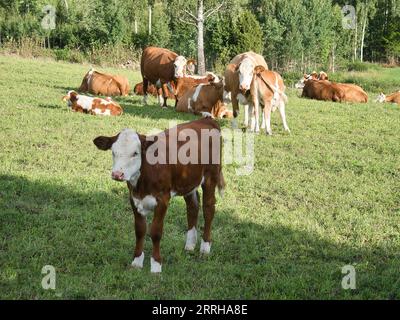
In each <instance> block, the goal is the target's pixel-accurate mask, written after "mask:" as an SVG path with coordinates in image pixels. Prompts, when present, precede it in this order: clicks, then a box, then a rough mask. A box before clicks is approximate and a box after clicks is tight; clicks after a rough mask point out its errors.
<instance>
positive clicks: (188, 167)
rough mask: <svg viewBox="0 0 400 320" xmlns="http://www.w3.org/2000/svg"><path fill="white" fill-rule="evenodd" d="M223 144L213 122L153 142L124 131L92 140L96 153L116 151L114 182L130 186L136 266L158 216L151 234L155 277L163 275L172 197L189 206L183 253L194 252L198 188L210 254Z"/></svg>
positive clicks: (174, 130) (194, 124) (192, 125)
mask: <svg viewBox="0 0 400 320" xmlns="http://www.w3.org/2000/svg"><path fill="white" fill-rule="evenodd" d="M155 140H156V141H155ZM221 140H222V138H221V130H220V127H219V125H218V123H217V122H216V121H215V120H213V119H211V118H204V119H200V120H197V121H192V122H189V123H184V124H180V125H178V126H177V127H174V128H171V129H168V130H165V131H164V132H161V133H160V134H158V135H157V136H152V137H146V136H144V135H141V134H139V133H137V132H135V131H133V130H130V129H125V130H123V131H121V132H120V133H119V134H117V135H116V136H113V137H104V136H101V137H97V138H96V139H94V141H93V142H94V144H95V145H96V146H97V148H99V149H101V150H110V149H111V150H112V154H113V166H112V173H111V177H112V179H114V180H116V181H121V182H127V184H128V189H129V197H130V203H131V206H132V209H133V214H134V217H135V233H136V246H135V252H134V259H133V262H132V266H133V267H137V268H142V267H143V261H144V253H143V246H144V240H145V236H146V216H147V215H148V214H149V213H150V212H154V216H153V221H152V223H151V230H150V236H151V239H152V242H153V252H152V257H151V260H150V261H151V272H155V273H157V272H161V254H160V240H161V237H162V233H163V225H164V217H165V215H166V213H167V209H168V205H169V201H170V200H171V198H172V197H174V196H182V197H184V199H185V202H186V208H187V221H188V231H187V235H186V245H185V249H186V250H188V251H193V250H194V249H195V246H196V243H197V220H198V213H199V203H200V195H199V193H198V188H199V187H201V188H202V190H203V202H202V208H203V214H204V231H203V237H202V240H201V245H200V252H201V253H204V254H208V253H210V248H211V224H212V220H213V218H214V213H215V202H216V198H215V189H216V188H218V189H219V191H220V192H222V191H223V189H224V186H225V182H224V177H223V174H222V166H221ZM188 151H189V153H190V155H188ZM156 154H157V156H156Z"/></svg>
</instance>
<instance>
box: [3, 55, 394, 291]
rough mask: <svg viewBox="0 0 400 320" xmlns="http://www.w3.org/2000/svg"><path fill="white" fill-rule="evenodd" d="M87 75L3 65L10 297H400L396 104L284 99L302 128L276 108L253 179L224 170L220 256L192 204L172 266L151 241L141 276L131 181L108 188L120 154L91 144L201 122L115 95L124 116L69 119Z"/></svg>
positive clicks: (170, 243)
mask: <svg viewBox="0 0 400 320" xmlns="http://www.w3.org/2000/svg"><path fill="white" fill-rule="evenodd" d="M88 68H89V66H87V65H86V66H82V65H74V64H66V63H56V62H51V61H43V60H36V61H33V60H25V59H21V58H16V57H4V56H0V92H1V94H0V128H1V130H0V162H1V166H0V298H3V299H96V298H101V299H104V298H110V299H120V298H123V299H125V298H126V299H175V298H176V299H239V298H240V299H361V298H368V299H378V298H379V299H400V275H399V270H400V161H399V160H400V159H399V153H400V139H399V134H400V108H399V106H395V105H390V104H377V103H374V102H371V103H368V104H366V105H361V104H360V105H359V104H334V103H327V102H317V101H310V100H305V99H300V98H298V96H297V93H296V92H294V91H290V95H289V104H288V106H287V117H288V123H289V126H290V128H291V130H292V133H291V134H290V135H289V134H285V133H284V131H283V128H282V125H281V121H280V118H279V115H278V114H277V113H275V114H274V115H273V127H272V129H273V131H274V135H273V136H272V137H267V136H265V135H262V134H260V135H257V136H256V137H255V141H256V143H255V152H256V161H255V170H254V172H253V174H252V175H250V176H237V175H236V174H235V166H233V165H230V166H229V165H227V166H225V167H224V172H225V179H226V182H227V190H226V193H225V197H224V198H223V199H221V198H220V197H218V199H217V213H216V218H215V220H214V225H213V246H212V253H211V255H210V256H209V257H206V258H205V257H201V256H200V255H199V253H198V247H197V250H196V252H195V253H193V254H188V253H186V252H184V242H185V232H186V214H185V206H184V201H183V199H181V198H174V199H173V200H172V201H171V206H170V208H169V211H168V214H167V217H166V225H165V228H164V237H163V240H162V254H163V257H164V264H163V273H162V274H161V275H152V274H151V273H150V261H149V259H150V253H151V240H150V238H149V237H147V239H146V247H145V254H146V259H145V268H144V269H143V270H134V269H131V268H130V267H129V266H130V262H131V260H132V253H133V248H134V230H133V217H132V213H131V209H130V205H129V202H128V197H127V188H126V185H125V184H118V183H116V182H113V181H112V180H111V179H110V169H111V155H110V154H109V153H105V152H100V151H98V150H97V149H96V148H95V146H94V145H93V143H92V139H93V138H95V137H96V136H98V135H111V134H115V133H117V132H118V131H119V130H120V129H122V128H125V127H130V128H134V129H136V130H138V131H139V132H142V133H146V132H148V131H149V130H150V129H152V128H159V129H160V130H161V129H164V128H166V127H168V125H169V121H171V120H176V121H178V122H183V121H187V120H191V119H194V118H195V117H194V116H192V115H182V114H177V113H176V112H175V111H174V110H173V109H172V108H170V109H169V110H161V109H160V108H159V107H158V106H157V105H156V103H155V102H156V101H155V100H154V99H153V100H152V103H153V105H150V106H147V107H144V106H142V105H141V100H140V98H138V97H127V98H121V99H118V101H120V102H121V104H122V106H123V107H124V109H125V114H124V115H123V116H122V117H118V118H101V117H93V116H87V115H83V114H76V113H72V112H70V111H69V110H67V108H66V106H65V104H64V103H62V102H61V97H62V96H63V95H64V94H65V93H66V91H67V90H69V89H72V88H77V87H78V86H79V84H80V81H81V79H82V77H83V75H84V73H85V72H86V71H87V70H88ZM105 70H106V71H111V72H119V73H122V74H125V75H127V76H128V77H129V80H130V82H131V84H134V83H135V81H137V80H139V74H138V73H134V72H131V71H121V70H113V69H105ZM387 72H390V74H392V75H394V74H397V75H399V74H400V72H399V69H392V70H388V71H387ZM377 76H382V77H387V76H388V75H387V73H386V71H385V70H384V69H382V71H381V72H379V73H377ZM367 77H368V75H367ZM397 80H398V81H399V82H398V86H399V87H398V89H400V77H398V78H397ZM374 97H375V93H371V98H374ZM371 101H372V99H371ZM221 125H222V126H223V127H230V123H229V122H227V121H226V122H221ZM200 225H201V227H202V225H203V222H202V219H200ZM45 265H52V266H54V267H55V268H56V272H57V278H56V290H54V291H53V290H47V291H46V290H44V289H42V286H41V281H42V277H43V276H44V275H42V274H41V270H42V267H43V266H45ZM345 265H353V266H354V267H355V269H356V272H357V273H356V281H357V283H356V286H357V289H356V290H343V289H342V286H341V282H342V278H343V277H344V274H342V272H341V270H342V267H343V266H345Z"/></svg>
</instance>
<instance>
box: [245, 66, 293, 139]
mask: <svg viewBox="0 0 400 320" xmlns="http://www.w3.org/2000/svg"><path fill="white" fill-rule="evenodd" d="M254 73H255V76H254V86H253V88H252V90H254V92H253V93H252V97H253V106H254V108H256V109H258V107H259V105H260V104H261V105H262V106H263V108H264V112H263V121H262V125H261V129H265V128H266V129H267V130H266V132H267V134H268V135H272V130H271V111H272V110H273V109H276V108H278V109H279V112H280V115H281V118H282V122H283V127H284V129H285V131H287V132H290V129H289V126H288V125H287V123H286V113H285V102H287V96H286V94H285V84H284V83H283V79H282V77H281V76H280V75H279V74H278V73H277V72H274V71H270V70H266V69H265V68H264V67H263V66H257V67H256V68H255V70H254ZM254 122H256V123H254ZM251 126H252V127H255V128H258V112H254V115H253V116H252V124H251ZM256 131H257V129H256Z"/></svg>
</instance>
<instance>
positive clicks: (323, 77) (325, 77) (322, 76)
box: [318, 71, 329, 80]
mask: <svg viewBox="0 0 400 320" xmlns="http://www.w3.org/2000/svg"><path fill="white" fill-rule="evenodd" d="M318 80H329V77H328V74H327V73H326V72H324V71H321V72H320V73H319V76H318Z"/></svg>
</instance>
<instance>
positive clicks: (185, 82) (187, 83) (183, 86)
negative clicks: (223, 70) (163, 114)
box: [175, 72, 219, 102]
mask: <svg viewBox="0 0 400 320" xmlns="http://www.w3.org/2000/svg"><path fill="white" fill-rule="evenodd" d="M212 82H219V78H218V76H217V75H215V74H214V73H212V72H207V74H206V75H205V76H185V77H181V78H178V79H176V88H175V97H176V99H177V102H178V101H179V99H180V98H181V97H182V96H183V95H184V94H185V93H186V92H187V91H188V90H189V89H191V88H194V87H196V86H198V85H200V84H206V83H212Z"/></svg>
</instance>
